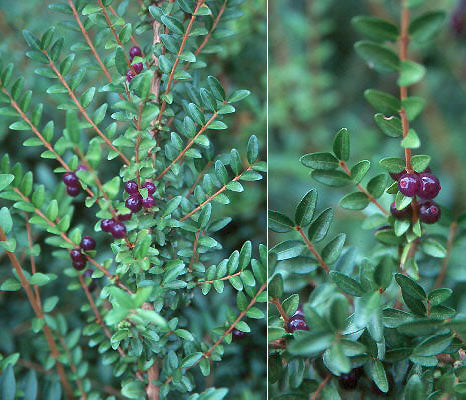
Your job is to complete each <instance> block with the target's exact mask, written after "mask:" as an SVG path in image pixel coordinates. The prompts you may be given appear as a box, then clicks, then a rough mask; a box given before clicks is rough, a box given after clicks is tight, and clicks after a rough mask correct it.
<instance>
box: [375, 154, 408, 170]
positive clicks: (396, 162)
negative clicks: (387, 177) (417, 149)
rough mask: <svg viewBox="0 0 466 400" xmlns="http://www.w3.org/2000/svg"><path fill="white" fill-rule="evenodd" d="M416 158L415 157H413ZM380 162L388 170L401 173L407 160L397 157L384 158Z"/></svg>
mask: <svg viewBox="0 0 466 400" xmlns="http://www.w3.org/2000/svg"><path fill="white" fill-rule="evenodd" d="M413 158H414V157H413ZM379 164H380V165H381V166H382V167H384V168H385V169H386V170H387V171H388V172H393V173H399V172H401V171H403V170H404V169H405V167H406V164H405V161H404V160H402V159H401V158H397V157H387V158H382V159H381V160H380V161H379Z"/></svg>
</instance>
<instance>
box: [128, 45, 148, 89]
mask: <svg viewBox="0 0 466 400" xmlns="http://www.w3.org/2000/svg"><path fill="white" fill-rule="evenodd" d="M134 57H142V51H141V48H140V47H138V46H133V47H131V49H129V58H130V60H131V61H133V59H134ZM143 68H144V65H143V64H142V62H138V63H135V64H132V65H131V68H130V69H129V71H128V72H127V73H126V80H127V81H128V82H131V80H132V79H133V78H134V77H135V76H136V75H139V74H140V73H141V71H142V70H143Z"/></svg>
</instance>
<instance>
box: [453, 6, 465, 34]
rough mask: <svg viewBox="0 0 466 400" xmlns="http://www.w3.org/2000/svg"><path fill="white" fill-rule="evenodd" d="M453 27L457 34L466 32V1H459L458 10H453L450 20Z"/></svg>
mask: <svg viewBox="0 0 466 400" xmlns="http://www.w3.org/2000/svg"><path fill="white" fill-rule="evenodd" d="M450 25H451V29H452V31H453V33H454V34H456V35H457V36H462V35H464V34H465V33H466V1H464V0H462V1H460V2H459V4H458V7H457V8H456V10H454V11H453V14H452V16H451V20H450Z"/></svg>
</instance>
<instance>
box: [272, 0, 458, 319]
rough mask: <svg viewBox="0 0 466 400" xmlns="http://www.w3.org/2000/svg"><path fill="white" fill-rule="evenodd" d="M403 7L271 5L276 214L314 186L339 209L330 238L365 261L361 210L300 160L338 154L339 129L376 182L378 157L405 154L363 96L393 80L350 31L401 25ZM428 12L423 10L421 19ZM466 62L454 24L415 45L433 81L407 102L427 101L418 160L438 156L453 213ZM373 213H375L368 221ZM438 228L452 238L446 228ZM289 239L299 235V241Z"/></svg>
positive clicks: (386, 200)
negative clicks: (360, 23) (374, 19)
mask: <svg viewBox="0 0 466 400" xmlns="http://www.w3.org/2000/svg"><path fill="white" fill-rule="evenodd" d="M399 3H400V2H399V1H398V0H396V1H395V0H387V1H385V0H362V1H345V2H341V1H335V0H322V1H316V0H307V1H305V0H277V1H274V2H271V3H270V14H269V18H270V61H269V63H270V78H269V79H270V88H269V91H270V103H269V118H270V121H269V201H270V204H269V208H270V209H272V210H277V211H281V212H284V213H285V214H288V215H292V214H293V212H294V206H295V205H296V204H297V203H298V201H299V200H300V199H301V197H302V196H303V195H304V194H305V193H306V192H307V191H308V190H309V189H311V188H312V187H315V188H317V189H318V192H319V201H318V209H319V210H322V209H324V208H326V207H333V208H334V209H335V213H336V223H334V224H333V226H332V227H331V231H330V234H329V235H330V236H331V235H332V232H333V235H335V234H336V233H339V232H345V233H346V234H347V241H346V245H347V246H357V247H358V248H359V254H360V255H364V254H368V251H369V250H370V249H371V248H372V246H373V245H374V243H375V240H374V238H373V237H372V235H371V234H368V231H364V230H363V229H361V225H360V223H361V222H362V216H363V214H362V213H361V212H355V211H348V210H344V209H342V208H341V207H339V206H338V201H339V199H340V198H341V197H342V196H343V194H346V193H347V192H348V189H345V188H343V189H338V188H337V189H335V188H328V187H325V186H324V185H321V184H319V183H318V182H316V181H315V180H313V179H312V178H311V177H310V176H309V175H308V174H309V170H308V169H307V168H306V167H304V166H303V165H302V164H301V163H300V162H299V161H298V160H299V157H300V156H301V155H303V154H307V153H311V152H317V151H328V150H329V149H331V145H332V141H333V135H334V134H335V132H336V131H337V130H338V129H340V128H342V127H346V128H348V130H349V132H350V135H351V147H352V148H351V153H352V156H351V160H353V161H354V162H356V161H358V160H362V159H367V160H369V161H371V164H372V168H373V169H374V171H373V172H372V175H371V176H370V177H372V176H375V175H376V174H379V173H382V172H384V170H383V169H382V168H381V167H380V166H379V165H378V161H379V160H380V159H381V158H383V157H389V156H391V157H399V156H402V154H403V153H402V148H401V146H400V144H399V140H397V139H393V138H388V137H387V136H385V135H383V134H382V133H381V131H380V130H379V129H378V127H377V126H376V125H375V122H374V121H373V112H372V109H371V107H370V106H369V104H368V103H367V102H366V101H365V99H364V97H363V92H364V90H366V89H368V88H369V87H370V88H375V89H379V90H383V91H386V92H389V93H392V94H395V95H398V92H397V90H398V88H397V85H396V76H395V75H382V74H378V73H376V72H374V71H372V70H371V69H369V68H368V66H367V65H366V64H365V63H364V61H362V60H361V59H360V58H359V57H358V56H357V54H356V52H355V51H354V49H353V45H354V43H355V42H356V41H357V40H361V39H362V36H361V35H360V34H358V32H356V31H355V30H354V29H353V28H352V26H351V18H352V17H354V16H356V15H374V16H379V17H381V18H387V17H388V19H391V20H392V21H395V22H399ZM458 4H459V2H458V1H456V0H443V1H433V0H427V1H426V4H425V6H423V8H422V10H426V9H443V10H445V11H446V12H447V14H448V20H447V21H449V19H450V16H451V14H452V13H453V11H454V10H455V9H456V7H457V5H458ZM422 10H420V11H416V15H417V13H420V12H421V11H422ZM465 54H466V36H465V35H464V34H463V35H459V36H458V35H456V34H455V33H454V32H453V31H452V29H451V28H450V26H449V25H448V23H447V24H445V26H444V29H443V30H442V31H441V33H440V35H439V37H438V38H436V40H435V41H433V42H432V43H431V44H429V45H427V46H423V47H420V46H418V45H416V44H414V43H412V44H411V45H410V57H411V59H414V60H415V61H418V62H421V63H423V65H424V66H425V67H426V68H427V73H426V77H425V78H424V79H423V80H422V81H421V82H420V83H419V84H417V85H415V86H413V87H410V90H409V92H410V95H417V96H421V97H423V98H425V99H426V102H427V105H426V108H425V110H424V112H423V113H422V114H421V116H420V118H419V119H418V120H416V121H415V123H414V126H415V128H416V129H417V132H418V133H419V135H420V138H421V143H422V145H421V148H419V149H416V151H415V152H414V154H430V155H432V162H431V167H432V169H433V171H434V173H435V174H436V175H437V176H438V177H439V179H440V181H441V184H442V191H441V192H440V194H439V196H438V198H437V199H438V202H439V203H440V204H441V205H442V206H444V207H447V208H449V209H452V210H453V212H454V213H455V214H456V215H458V214H460V213H461V212H462V211H464V209H465V202H464V198H465V195H466V169H465V164H466V158H465V154H464V149H465V148H466V136H465V135H464V126H465V122H466V114H465V113H464V108H465V106H466V92H465V91H466V74H465V73H464V67H463V66H464V57H465ZM374 167H375V168H374ZM370 177H368V178H370ZM368 178H366V180H367V179H368ZM381 201H382V204H383V205H384V206H385V207H386V208H387V209H388V207H389V205H390V202H391V201H392V200H391V196H388V195H385V196H383V197H382V198H381ZM374 211H375V208H373V205H370V206H369V207H368V208H367V209H366V210H365V211H364V213H373V212H374ZM443 220H444V221H445V218H444V219H443ZM441 224H442V220H441ZM440 229H442V231H448V229H447V227H446V226H445V227H442V228H440ZM291 235H292V237H295V236H293V235H297V233H296V232H294V233H291ZM284 239H286V235H283V234H280V235H279V236H277V234H274V233H273V232H271V233H270V247H272V246H273V245H274V244H276V243H277V242H278V241H281V240H284ZM465 250H466V241H465V240H464V238H461V237H459V238H458V241H457V243H456V248H455V249H454V251H453V254H452V257H451V259H450V266H449V273H448V280H447V282H446V283H447V285H448V287H452V286H451V285H450V284H451V283H452V281H454V282H456V284H457V285H458V286H459V287H460V288H461V287H462V286H463V285H464V283H463V282H465V281H466V269H465V268H464V266H465V265H464V260H463V259H462V257H461V255H462V254H464V251H465ZM438 269H439V264H438V263H437V264H435V265H433V266H432V271H423V273H424V274H427V275H433V274H436V273H437V271H438ZM421 273H422V272H421ZM299 281H300V282H299ZM288 284H289V287H288V289H289V291H290V292H294V291H295V290H296V289H299V288H300V287H303V286H304V285H305V283H304V282H303V280H302V279H297V280H296V282H294V283H293V284H291V283H290V282H288ZM457 293H458V295H459V296H460V297H459V298H457V299H456V300H455V301H456V302H458V303H459V304H461V306H459V309H458V311H460V312H465V311H466V295H461V291H458V292H457Z"/></svg>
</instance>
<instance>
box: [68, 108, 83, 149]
mask: <svg viewBox="0 0 466 400" xmlns="http://www.w3.org/2000/svg"><path fill="white" fill-rule="evenodd" d="M66 130H67V131H68V135H69V136H70V139H71V141H72V142H73V143H74V144H78V143H79V142H80V131H79V121H78V116H77V114H76V112H75V111H71V110H69V111H67V112H66Z"/></svg>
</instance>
